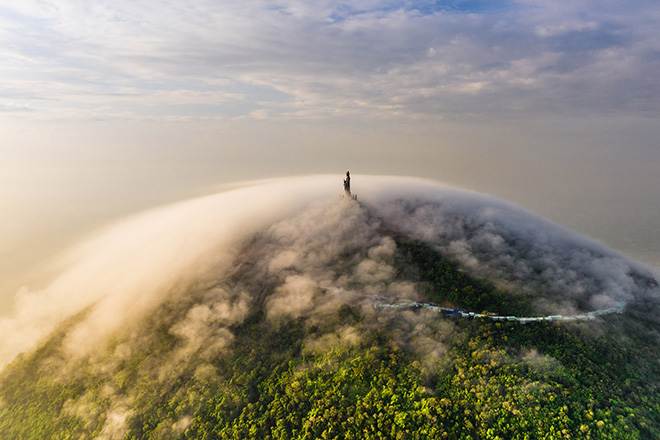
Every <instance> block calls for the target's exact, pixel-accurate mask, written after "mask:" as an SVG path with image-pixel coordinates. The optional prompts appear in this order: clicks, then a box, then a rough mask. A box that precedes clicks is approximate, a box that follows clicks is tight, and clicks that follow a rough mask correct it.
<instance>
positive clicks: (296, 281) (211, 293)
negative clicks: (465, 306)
mask: <svg viewBox="0 0 660 440" xmlns="http://www.w3.org/2000/svg"><path fill="white" fill-rule="evenodd" d="M353 190H354V192H355V193H357V195H358V197H359V199H358V202H355V201H353V200H351V199H349V198H345V197H342V196H341V194H342V190H341V179H339V178H338V177H337V176H311V177H301V178H289V179H279V180H272V181H264V182H253V183H248V184H246V185H245V186H243V187H240V188H239V189H234V190H231V191H227V192H223V193H220V194H216V195H212V196H207V197H202V198H199V199H194V200H190V201H187V202H183V203H178V204H175V205H172V206H168V207H164V208H161V209H157V210H153V211H150V212H147V213H144V214H140V215H136V216H134V217H131V218H128V219H126V220H124V221H123V222H121V223H119V224H116V225H113V226H110V227H108V228H107V229H106V230H104V231H101V232H100V233H99V234H98V235H97V236H96V237H93V238H91V239H89V240H88V241H86V242H85V243H82V244H80V245H79V246H77V247H76V248H75V249H73V250H72V251H71V252H70V253H69V254H67V256H66V257H65V258H64V262H63V264H64V267H66V269H64V270H63V271H62V273H61V274H60V275H59V276H58V277H57V278H56V279H55V281H53V282H52V283H51V284H50V285H49V286H47V287H46V288H44V289H42V290H38V291H31V290H29V289H23V290H21V291H20V292H19V293H18V294H17V297H16V308H15V312H14V313H13V315H12V316H11V317H8V318H4V319H2V320H1V321H0V332H1V333H2V335H3V340H2V343H1V344H2V345H0V365H4V364H6V363H8V362H10V361H11V360H12V359H13V358H14V357H15V356H16V355H17V354H18V353H21V352H24V351H26V350H30V349H31V348H33V347H35V345H36V344H37V343H38V342H39V341H40V340H41V339H42V338H44V337H45V336H46V335H48V334H49V333H50V332H51V331H52V330H53V329H54V328H55V327H56V326H57V324H58V323H60V322H62V320H64V319H65V318H67V317H69V316H72V315H74V314H76V313H79V312H81V311H83V310H86V313H85V315H84V318H82V320H81V321H80V322H78V323H77V324H76V325H75V326H73V327H72V329H71V331H69V332H68V333H67V335H66V339H65V346H66V347H67V350H69V353H70V355H71V356H73V357H75V356H79V355H84V354H85V353H88V352H89V351H90V350H92V349H93V348H94V347H98V346H100V345H102V344H103V341H104V340H105V338H107V337H109V336H110V335H111V334H113V332H116V331H118V330H119V329H125V328H130V326H131V325H134V324H135V323H136V322H140V320H142V319H143V318H144V317H145V316H150V314H151V313H154V311H155V310H156V309H157V307H158V306H159V305H161V304H163V303H164V302H166V301H172V300H173V299H175V300H179V301H181V303H182V304H187V307H188V308H187V309H185V310H184V311H183V312H182V313H181V316H180V319H178V321H177V322H176V323H174V324H173V325H172V326H171V328H170V333H172V334H174V335H176V336H177V337H180V338H182V339H184V340H185V341H187V342H186V346H185V348H182V351H181V352H180V353H179V354H178V356H180V358H181V359H183V358H185V356H186V355H188V354H189V353H192V352H197V351H199V349H200V347H205V348H204V351H205V353H206V355H208V356H213V355H216V354H217V353H218V352H220V351H222V350H223V349H224V347H225V346H226V345H227V343H228V341H230V340H231V338H232V334H231V331H230V330H229V326H231V325H232V324H235V323H237V322H241V321H242V320H243V319H245V317H246V316H247V315H248V313H249V310H250V309H251V308H252V307H254V305H255V304H257V303H258V304H262V305H263V306H264V308H265V310H266V318H267V319H268V320H270V321H271V322H272V323H273V325H277V324H278V322H280V321H281V320H286V319H291V318H298V317H301V316H304V317H308V318H309V319H319V320H322V317H323V315H324V312H325V311H328V310H335V309H336V308H337V307H339V306H340V305H341V304H342V303H344V302H353V303H355V302H356V301H358V300H357V299H359V298H362V299H361V300H360V301H363V302H364V301H367V300H365V298H368V297H365V296H364V295H377V296H379V297H386V298H392V299H396V298H412V299H415V298H418V297H419V296H420V292H419V289H418V286H417V285H416V284H415V283H414V282H411V281H402V280H400V279H399V278H398V277H397V269H396V267H395V264H394V258H395V253H396V248H397V244H396V239H397V238H405V239H408V240H418V241H421V242H424V243H426V244H427V245H429V246H430V247H432V248H434V249H436V250H437V251H439V252H441V253H442V254H445V255H447V256H448V257H450V258H452V259H454V260H455V261H457V262H459V263H460V265H461V266H462V267H463V269H464V270H465V271H467V272H469V273H471V274H473V275H477V276H480V277H485V278H487V279H489V280H491V281H492V282H494V283H495V284H496V285H498V287H501V288H502V289H506V290H510V291H519V292H522V293H524V294H526V295H529V296H531V297H532V298H533V302H534V305H535V307H536V309H537V310H538V313H564V314H570V313H577V312H583V311H589V310H594V309H600V308H606V307H614V306H626V305H629V304H632V303H635V302H639V303H645V304H650V303H652V304H654V306H655V304H657V301H658V298H659V294H658V288H657V283H655V281H654V278H653V276H652V275H651V273H650V271H649V269H647V268H646V267H644V266H643V265H642V264H640V263H637V262H634V261H631V260H629V259H626V258H624V257H622V256H621V255H618V254H616V253H615V252H613V251H611V250H609V249H607V248H605V247H604V246H602V245H600V244H599V243H597V242H594V241H592V240H590V239H588V238H585V237H582V236H580V235H578V234H576V233H574V232H571V231H568V230H566V229H564V228H562V227H560V226H558V225H556V224H553V223H551V222H548V221H546V220H544V219H542V218H540V217H538V216H536V215H534V214H531V213H529V212H527V211H525V210H523V209H522V208H520V207H518V206H515V205H512V204H509V203H506V202H502V201H500V200H497V199H494V198H492V197H487V196H484V195H480V194H475V193H471V192H467V191H464V190H459V189H455V188H450V187H447V186H443V185H440V184H438V183H435V182H431V181H424V180H419V179H413V178H400V177H381V176H356V177H354V179H353ZM246 268H247V269H246ZM241 271H243V272H245V271H248V272H249V276H246V275H245V274H243V278H242V279H241V282H233V283H228V282H227V280H230V279H234V280H236V279H237V278H236V277H239V275H241V273H242V272H241ZM232 277H233V278H232ZM251 277H252V278H254V277H263V279H262V280H258V281H260V282H265V281H264V280H266V279H267V283H269V285H270V286H271V287H272V289H270V290H268V292H272V293H268V294H266V293H259V292H258V290H259V289H251V288H250V283H253V282H257V281H254V280H253V279H252V278H251ZM186 296H190V297H191V298H192V297H193V296H194V301H193V299H190V300H189V301H187V300H186ZM502 312H504V311H502ZM410 331H411V332H415V331H417V332H419V331H421V330H419V329H415V327H414V326H411V328H410ZM344 337H345V339H346V340H350V339H351V338H357V336H356V335H354V334H352V330H351V329H345V335H344ZM427 339H428V338H426V339H425V338H418V339H417V341H424V340H427ZM320 343H321V342H319V341H315V342H310V345H309V346H310V347H312V348H310V349H313V347H314V346H315V345H314V344H316V345H318V344H320ZM418 343H420V342H418ZM430 345H432V344H430ZM432 349H435V350H441V348H439V347H435V348H432ZM117 353H121V350H119V349H118V352H117ZM172 362H173V365H174V363H176V362H177V360H176V359H173V360H172Z"/></svg>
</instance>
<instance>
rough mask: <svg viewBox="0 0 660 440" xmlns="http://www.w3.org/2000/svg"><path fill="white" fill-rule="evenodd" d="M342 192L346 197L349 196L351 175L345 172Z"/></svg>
mask: <svg viewBox="0 0 660 440" xmlns="http://www.w3.org/2000/svg"><path fill="white" fill-rule="evenodd" d="M344 191H346V195H348V196H349V197H350V196H351V173H350V172H349V171H346V178H345V179H344Z"/></svg>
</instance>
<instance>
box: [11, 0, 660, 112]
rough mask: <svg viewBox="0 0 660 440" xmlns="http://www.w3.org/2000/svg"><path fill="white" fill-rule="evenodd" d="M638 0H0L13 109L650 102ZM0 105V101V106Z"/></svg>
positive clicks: (564, 107)
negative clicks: (1, 1) (84, 1)
mask: <svg viewBox="0 0 660 440" xmlns="http://www.w3.org/2000/svg"><path fill="white" fill-rule="evenodd" d="M659 21H660V14H658V10H657V4H656V3H655V2H653V1H646V0H644V1H637V2H634V3H630V2H623V1H608V2H600V1H598V2H597V1H590V0H584V1H570V2H569V1H559V2H557V1H554V2H550V1H526V0H522V1H504V2H495V3H494V2H483V1H477V2H460V1H459V2H426V1H421V2H408V1H390V0H380V1H378V0H376V1H364V2H345V1H341V0H338V1H322V2H314V3H313V4H308V3H305V2H300V1H298V0H281V1H277V2H264V1H260V0H253V1H224V2H222V3H217V2H212V1H200V2H195V4H194V5H190V4H185V5H184V4H181V3H180V2H175V1H166V2H162V1H158V2H154V1H143V2H139V3H136V2H129V1H124V0H122V1H114V2H109V1H96V2H94V3H93V4H82V3H79V2H74V1H66V0H62V1H57V2H48V3H43V2H40V1H37V0H24V1H9V2H5V3H4V4H3V7H2V8H0V24H1V25H2V26H0V29H1V30H0V41H2V43H0V44H1V45H2V46H1V47H2V52H3V54H4V56H5V59H6V61H5V62H4V63H3V67H2V68H0V75H1V76H2V78H3V81H2V86H0V96H3V97H4V98H5V99H7V100H8V102H6V103H0V104H2V107H4V108H6V109H8V108H12V109H16V108H30V109H31V110H33V111H32V112H30V113H29V114H27V115H26V114H24V113H21V114H20V115H21V116H22V117H36V118H40V117H41V118H49V119H51V118H55V119H85V120H88V119H99V118H100V119H108V118H110V119H112V118H119V119H145V118H146V119H151V118H216V117H221V118H235V117H248V118H250V117H252V116H255V117H269V116H280V117H307V118H318V117H331V116H355V115H360V116H366V115H371V116H372V117H373V116H382V117H392V116H397V117H400V116H408V117H431V118H437V117H456V116H459V115H460V116H463V117H467V116H470V115H490V116H495V114H496V113H497V114H500V115H501V114H503V113H504V114H522V112H529V111H531V112H534V113H554V114H564V113H565V112H567V111H568V112H576V114H577V113H579V112H583V111H590V112H593V113H608V112H612V111H614V112H620V111H623V112H629V113H630V112H632V113H636V114H637V113H642V114H652V115H657V112H658V110H659V108H658V102H659V100H658V99H657V98H658V95H659V94H660V82H659V80H658V78H657V75H652V74H650V73H651V72H657V71H658V70H659V67H660V65H659V61H658V59H659V57H658V56H657V54H658V52H659V51H660V38H658V37H659V31H658V29H660V26H658V24H659ZM2 107H0V108H2Z"/></svg>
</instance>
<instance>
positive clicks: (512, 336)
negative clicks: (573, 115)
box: [0, 176, 660, 439]
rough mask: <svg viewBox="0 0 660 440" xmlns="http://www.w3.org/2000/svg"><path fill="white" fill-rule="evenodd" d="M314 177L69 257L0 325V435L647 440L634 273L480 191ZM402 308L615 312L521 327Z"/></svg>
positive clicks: (147, 226)
mask: <svg viewBox="0 0 660 440" xmlns="http://www.w3.org/2000/svg"><path fill="white" fill-rule="evenodd" d="M333 179H334V178H331V177H329V176H316V177H306V178H299V179H288V180H280V181H274V182H266V183H258V184H252V185H248V186H246V187H243V188H240V189H237V190H233V191H230V192H227V193H222V194H219V195H215V196H209V197H205V198H202V199H197V200H193V201H190V202H185V203H182V204H178V205H176V206H172V207H168V208H163V209H160V210H156V211H152V212H150V213H147V214H144V215H142V216H138V217H134V218H132V219H129V220H127V221H125V222H123V223H121V224H119V225H117V226H115V227H114V228H111V229H109V230H106V231H104V232H103V233H102V234H101V235H99V236H98V237H96V238H94V239H92V240H91V241H89V242H88V243H85V244H83V245H81V246H80V247H79V248H77V249H76V250H75V251H74V252H73V253H72V256H71V258H70V261H71V265H70V267H69V268H68V269H67V270H66V271H64V272H63V273H62V275H61V276H60V277H59V278H58V279H57V280H55V281H54V282H53V284H52V285H51V286H49V287H47V288H46V289H44V290H42V291H37V292H30V293H25V294H24V296H23V297H22V298H21V300H20V303H19V309H18V311H17V313H16V315H15V316H14V317H12V318H7V319H4V320H3V321H0V329H2V330H3V338H5V339H6V345H5V346H4V347H3V348H2V352H1V353H2V354H3V356H5V358H6V359H7V360H11V362H10V363H8V364H7V365H6V366H5V367H4V368H3V369H2V370H1V372H0V437H1V438H17V439H18V438H20V439H44V438H49V439H68V438H80V439H87V438H89V439H91V438H100V439H145V438H153V439H225V438H226V439H236V438H264V439H266V438H269V439H297V438H300V439H303V438H304V439H317V438H337V439H339V438H342V439H371V438H374V439H375V438H405V439H410V438H420V439H422V438H423V439H428V438H438V439H441V438H442V439H445V438H450V439H451V438H453V439H469V438H472V439H476V438H484V439H525V438H593V439H604V438H611V439H621V438H628V439H643V438H658V437H660V406H659V404H658V402H660V386H659V385H658V384H659V383H660V381H659V379H660V365H659V364H658V362H657V359H658V357H659V355H660V352H659V348H658V347H660V344H658V343H659V342H660V341H659V340H658V339H659V336H658V335H660V322H659V320H658V316H660V314H659V312H660V307H659V306H660V289H659V288H658V283H657V280H656V279H655V278H654V276H653V275H652V273H651V272H650V271H649V270H648V269H646V268H645V267H644V266H642V265H641V264H638V263H636V262H632V261H629V260H627V259H626V258H624V257H622V256H620V255H617V254H616V253H614V252H612V251H611V250H608V249H606V248H605V247H603V246H602V245H599V244H597V243H595V242H593V241H590V240H588V239H586V238H584V237H581V236H579V235H577V234H575V233H573V232H570V231H567V230H565V229H563V228H561V227H559V226H557V225H554V224H552V223H550V222H548V221H545V220H543V219H541V218H539V217H537V216H535V215H533V214H530V213H528V212H526V211H524V210H523V209H521V208H519V207H517V206H515V205H511V204H507V203H504V202H501V201H499V200H496V199H493V198H490V197H487V196H483V195H479V194H474V193H469V192H465V191H461V190H457V189H454V188H448V187H445V186H441V185H438V184H436V183H433V182H427V181H418V180H415V179H405V178H387V177H360V182H359V191H360V201H359V202H357V201H355V200H353V199H352V198H347V197H341V194H340V193H339V192H338V191H334V192H333V190H332V189H333V188H334V189H335V190H336V187H337V185H336V183H335V184H334V185H333V183H332V182H334V180H333ZM355 183H356V186H357V180H356V181H355ZM327 188H330V190H328V189H327ZM403 301H408V302H416V303H420V304H421V303H423V304H433V305H435V306H437V307H438V308H442V307H444V308H445V309H447V310H470V311H473V312H476V313H478V314H482V315H484V316H489V315H488V314H489V313H491V314H497V315H500V316H528V317H531V316H554V315H564V316H580V315H582V316H584V315H586V314H588V313H589V312H593V311H595V310H604V309H612V310H616V311H620V313H612V314H608V315H602V316H595V315H594V316H593V317H594V319H590V320H584V321H581V320H575V321H551V320H542V321H535V322H529V323H527V324H524V325H523V324H521V322H516V321H492V320H488V319H474V318H471V317H469V316H466V317H464V318H463V317H459V316H452V315H450V314H447V313H442V312H439V311H435V310H432V309H430V308H428V307H418V308H415V307H391V306H392V305H396V304H401V303H402V302H403ZM5 335H7V336H5ZM19 352H20V354H18V355H16V354H17V353H19Z"/></svg>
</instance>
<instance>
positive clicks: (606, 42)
mask: <svg viewBox="0 0 660 440" xmlns="http://www.w3.org/2000/svg"><path fill="white" fill-rule="evenodd" d="M659 73H660V7H659V6H658V3H657V1H647V0H639V1H635V2H624V1H610V0H599V1H581V0H572V1H564V0H553V1H546V0H522V1H479V0H475V1H460V0H459V1H401V0H399V1H388V0H382V1H379V0H364V1H362V0H352V1H350V2H348V1H346V2H345V1H314V2H309V1H297V0H282V1H250V0H241V1H232V0H223V1H205V0H195V1H183V0H176V1H174V0H169V1H167V0H159V1H151V0H144V1H140V2H134V1H127V0H113V1H105V0H103V1H101V0H96V1H82V0H79V1H75V0H68V1H65V0H61V1H42V0H17V1H13V0H3V1H2V2H1V3H0V313H2V311H3V310H8V309H9V308H10V307H11V298H12V297H13V295H14V293H15V292H16V291H17V290H18V289H20V288H21V286H23V285H30V286H33V285H38V284H39V283H44V282H46V281H45V280H47V279H48V277H49V276H52V274H53V273H54V272H55V271H56V270H57V268H55V267H53V265H52V264H50V263H49V262H50V261H53V259H54V258H55V257H56V256H57V255H58V254H59V253H61V252H63V251H64V250H65V249H66V248H67V247H69V246H71V245H72V244H73V243H75V242H78V241H80V240H82V239H84V238H85V237H88V236H90V235H91V234H93V233H94V231H96V230H98V229H99V228H102V227H103V226H104V225H106V224H108V223H111V222H116V221H117V220H118V219H120V218H122V217H124V216H126V215H132V214H134V213H136V212H138V211H142V210H145V209H149V208H152V207H156V206H159V205H162V204H165V203H170V202H175V201H179V200H184V199H187V198H190V197H194V196H198V195H204V194H210V193H213V192H216V191H219V190H222V189H223V188H227V187H228V186H231V185H232V184H233V182H238V181H244V180H252V179H263V178H270V177H277V176H289V175H305V174H317V173H337V175H338V179H337V188H338V191H340V190H341V186H340V185H341V178H342V175H343V174H344V173H345V171H346V170H351V173H352V175H353V188H354V190H355V191H356V192H358V193H359V176H360V175H361V174H362V175H367V174H377V175H409V176H417V177H423V178H430V179H435V180H438V181H441V182H445V183H447V184H450V185H454V186H458V187H462V188H467V189H470V190H474V191H477V192H482V193H487V194H490V195H493V196H496V197H499V198H502V199H505V200H508V201H511V202H514V203H517V204H520V205H522V206H523V207H525V208H527V209H530V210H532V211H534V212H537V213H539V214H541V215H543V216H545V217H547V218H549V219H551V220H553V221H556V222H559V223H561V224H563V225H566V226H568V227H570V228H573V229H575V230H577V231H579V232H581V233H584V234H586V235H588V236H590V237H592V238H595V239H597V240H601V241H603V242H604V243H605V244H607V245H609V246H611V247H613V248H615V249H616V250H618V251H620V252H623V253H624V254H626V255H629V256H632V257H633V258H637V259H640V260H642V261H644V262H645V263H647V264H649V265H652V266H654V267H660V230H659V229H660V228H658V227H657V225H658V218H659V216H660V212H659V210H658V208H657V207H658V206H660V191H658V190H657V189H658V188H660V145H659V141H658V139H660V124H658V123H657V120H658V116H659V114H660V99H659V98H660V74H659Z"/></svg>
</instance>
